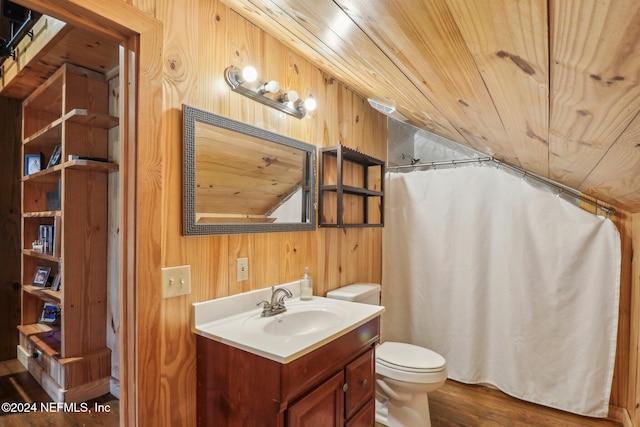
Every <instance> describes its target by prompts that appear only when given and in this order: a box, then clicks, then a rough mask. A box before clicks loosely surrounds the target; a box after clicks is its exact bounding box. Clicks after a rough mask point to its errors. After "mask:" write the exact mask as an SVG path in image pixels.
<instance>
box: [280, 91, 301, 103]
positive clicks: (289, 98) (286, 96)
mask: <svg viewBox="0 0 640 427" xmlns="http://www.w3.org/2000/svg"><path fill="white" fill-rule="evenodd" d="M299 98H300V97H299V96H298V92H296V91H295V90H290V91H289V92H285V93H283V94H282V98H280V102H296V101H297V100H298V99H299Z"/></svg>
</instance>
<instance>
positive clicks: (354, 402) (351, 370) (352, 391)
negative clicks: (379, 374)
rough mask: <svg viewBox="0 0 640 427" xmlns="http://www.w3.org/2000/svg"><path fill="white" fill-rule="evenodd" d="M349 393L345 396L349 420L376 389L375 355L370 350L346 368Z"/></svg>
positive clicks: (372, 350)
mask: <svg viewBox="0 0 640 427" xmlns="http://www.w3.org/2000/svg"><path fill="white" fill-rule="evenodd" d="M345 375H346V381H347V393H346V396H345V401H346V403H345V409H346V414H345V416H346V418H347V419H349V418H351V417H352V416H353V414H355V413H356V412H357V411H358V409H360V408H361V407H362V406H363V405H364V404H365V403H366V402H367V401H368V400H369V399H371V398H372V397H373V393H374V387H375V353H374V349H373V348H372V349H370V350H369V351H367V352H366V353H364V354H363V355H361V356H360V357H358V358H357V359H355V360H354V361H353V362H351V363H349V364H348V365H347V367H346V368H345Z"/></svg>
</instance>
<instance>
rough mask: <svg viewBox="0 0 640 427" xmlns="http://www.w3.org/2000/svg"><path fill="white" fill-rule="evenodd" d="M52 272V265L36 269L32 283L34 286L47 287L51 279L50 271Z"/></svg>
mask: <svg viewBox="0 0 640 427" xmlns="http://www.w3.org/2000/svg"><path fill="white" fill-rule="evenodd" d="M50 272H51V267H38V268H37V269H36V273H35V274H34V275H33V280H32V281H31V284H32V285H34V286H40V287H43V288H44V287H45V286H47V280H48V279H49V273H50Z"/></svg>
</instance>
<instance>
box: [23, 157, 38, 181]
mask: <svg viewBox="0 0 640 427" xmlns="http://www.w3.org/2000/svg"><path fill="white" fill-rule="evenodd" d="M41 170H42V155H41V154H25V155H24V174H25V176H26V175H31V174H32V173H36V172H40V171H41Z"/></svg>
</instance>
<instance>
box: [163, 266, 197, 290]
mask: <svg viewBox="0 0 640 427" xmlns="http://www.w3.org/2000/svg"><path fill="white" fill-rule="evenodd" d="M190 293H191V266H189V265H181V266H178V267H164V268H163V269H162V298H171V297H177V296H179V295H187V294H190Z"/></svg>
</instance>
